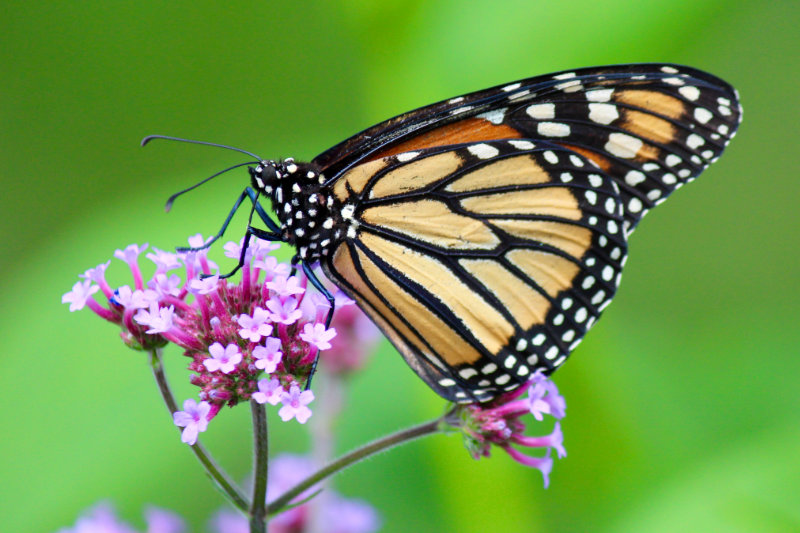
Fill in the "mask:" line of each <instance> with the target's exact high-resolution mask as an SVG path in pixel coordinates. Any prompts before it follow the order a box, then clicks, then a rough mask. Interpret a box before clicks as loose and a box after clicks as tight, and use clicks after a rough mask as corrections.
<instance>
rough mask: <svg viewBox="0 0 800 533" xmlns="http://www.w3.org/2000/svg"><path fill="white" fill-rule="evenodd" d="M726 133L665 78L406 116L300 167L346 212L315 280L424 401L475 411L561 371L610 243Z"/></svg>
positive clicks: (592, 84)
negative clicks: (353, 304)
mask: <svg viewBox="0 0 800 533" xmlns="http://www.w3.org/2000/svg"><path fill="white" fill-rule="evenodd" d="M740 120H741V108H740V105H739V101H738V94H737V93H736V91H735V90H734V89H733V88H732V87H731V86H730V85H728V84H727V83H725V82H724V81H722V80H720V79H718V78H716V77H714V76H712V75H710V74H707V73H705V72H702V71H698V70H696V69H692V68H689V67H683V66H678V65H667V64H635V65H621V66H611V67H593V68H588V69H580V70H574V71H569V72H561V73H556V74H549V75H546V76H539V77H535V78H530V79H526V80H521V81H519V82H515V83H510V84H505V85H502V86H497V87H494V88H491V89H486V90H484V91H479V92H476V93H472V94H468V95H464V96H460V97H457V98H451V99H449V100H446V101H442V102H439V103H436V104H432V105H430V106H427V107H423V108H420V109H417V110H415V111H411V112H409V113H406V114H403V115H400V116H398V117H395V118H393V119H390V120H388V121H386V122H383V123H380V124H378V125H376V126H373V127H371V128H369V129H367V130H364V131H363V132H361V133H360V134H358V135H356V136H354V137H352V138H350V139H348V140H346V141H344V142H342V143H340V144H339V145H337V146H334V147H333V148H331V149H330V150H327V151H326V152H324V153H322V154H320V155H319V156H317V157H316V158H315V159H314V161H313V163H314V164H316V165H317V166H318V168H320V169H321V171H322V172H323V173H324V175H325V176H326V178H327V182H326V183H327V184H328V186H330V187H331V189H332V191H333V193H334V194H335V195H336V196H337V198H338V199H339V200H340V201H341V202H342V203H343V204H347V205H349V206H351V208H352V209H353V212H352V214H351V217H352V219H353V224H352V225H351V231H350V233H349V235H348V238H347V239H345V240H344V241H342V242H339V243H338V244H337V245H336V248H335V249H334V250H333V252H332V253H330V254H329V255H328V257H327V258H326V259H325V260H324V261H323V268H324V269H325V270H326V272H327V274H328V276H329V277H330V278H331V279H332V280H334V281H335V282H336V283H337V284H339V285H340V286H341V287H342V288H343V289H344V290H345V291H346V292H347V293H348V294H349V295H350V296H351V297H352V298H354V299H355V300H356V301H357V302H358V303H359V305H360V306H361V307H362V308H363V309H364V310H365V311H366V312H367V313H368V314H369V315H370V316H371V317H372V318H373V320H374V321H375V322H376V323H377V324H378V325H379V326H380V327H381V328H382V329H383V331H384V332H385V333H386V335H387V336H388V337H389V338H390V339H391V340H392V342H393V343H394V345H395V346H396V347H397V348H398V350H399V351H400V352H401V353H402V354H403V356H404V358H405V359H406V361H407V362H408V364H409V365H410V366H411V367H412V368H413V369H414V370H415V371H416V372H417V373H418V374H419V375H420V376H421V377H422V378H423V379H424V380H425V381H426V382H427V383H428V384H429V385H430V386H431V387H432V388H433V389H434V390H435V391H437V392H438V393H439V394H440V395H441V396H443V397H445V398H448V399H450V400H455V401H476V400H477V401H484V400H488V399H491V398H493V397H495V396H496V395H497V394H499V393H500V392H502V391H504V390H510V389H513V388H515V387H517V386H518V385H519V384H520V383H522V382H524V381H526V379H527V378H528V376H529V375H530V374H531V373H532V372H533V371H535V370H536V369H540V368H541V369H543V370H545V371H548V372H549V371H552V370H553V369H555V368H556V367H558V366H559V365H560V364H561V363H562V362H563V361H564V359H565V358H566V356H567V355H568V354H569V352H570V351H571V350H572V349H574V347H575V346H576V344H577V343H578V342H579V341H580V340H581V338H582V337H583V335H584V334H585V333H586V331H587V330H588V329H589V328H590V327H591V325H592V324H593V323H594V321H595V320H596V319H597V317H598V316H599V315H600V312H601V311H602V309H603V308H604V307H605V305H607V304H608V303H609V301H610V299H611V297H612V296H613V294H614V292H615V290H616V286H617V283H618V281H619V275H620V270H621V268H622V265H623V262H624V257H625V253H626V236H627V234H628V233H630V231H632V230H633V228H635V226H636V225H637V224H638V222H639V221H640V220H641V218H642V216H644V214H645V213H646V212H647V211H648V210H649V209H650V208H652V207H653V206H654V205H657V204H658V203H660V202H662V201H663V200H664V199H666V198H667V196H669V194H670V193H672V192H673V191H674V190H676V189H678V188H679V187H681V186H682V185H683V184H685V183H686V182H688V181H690V180H692V179H694V178H695V177H696V176H697V175H698V174H699V173H700V172H702V170H703V169H705V168H706V166H708V164H709V163H711V162H713V161H715V160H716V159H717V158H718V157H719V156H720V154H721V153H722V150H723V149H724V147H725V146H726V145H727V144H728V142H729V141H730V139H731V138H732V137H733V135H734V134H735V132H736V129H737V127H738V125H739V122H740Z"/></svg>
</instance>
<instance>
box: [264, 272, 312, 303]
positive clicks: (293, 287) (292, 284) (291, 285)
mask: <svg viewBox="0 0 800 533" xmlns="http://www.w3.org/2000/svg"><path fill="white" fill-rule="evenodd" d="M267 288H268V289H269V290H271V291H272V292H274V293H275V294H276V295H277V296H278V297H279V298H281V299H283V298H286V297H288V296H299V295H301V294H303V293H304V292H306V289H305V287H303V286H302V285H300V279H299V278H298V277H297V276H289V277H288V278H287V277H286V276H275V277H274V278H272V280H271V281H268V282H267Z"/></svg>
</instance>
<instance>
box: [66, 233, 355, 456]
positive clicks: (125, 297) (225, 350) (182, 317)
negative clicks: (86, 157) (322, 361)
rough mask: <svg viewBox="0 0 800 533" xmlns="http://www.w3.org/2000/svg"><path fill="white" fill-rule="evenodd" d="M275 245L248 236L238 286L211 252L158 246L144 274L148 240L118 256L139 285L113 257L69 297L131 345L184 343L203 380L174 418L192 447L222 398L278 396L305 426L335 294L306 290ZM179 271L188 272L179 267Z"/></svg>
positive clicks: (193, 241)
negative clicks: (111, 270) (116, 275)
mask: <svg viewBox="0 0 800 533" xmlns="http://www.w3.org/2000/svg"><path fill="white" fill-rule="evenodd" d="M203 242H204V241H203V239H202V237H201V236H200V235H196V236H194V237H192V238H190V239H189V244H190V246H193V247H198V246H201V245H202V244H203ZM241 246H242V244H241V243H240V244H238V245H237V244H236V243H228V244H226V245H225V247H224V249H225V255H226V256H228V257H231V258H234V259H238V258H239V256H240V254H241ZM277 247H278V245H276V244H273V243H269V242H267V241H261V240H258V239H253V240H251V243H250V246H249V247H248V249H247V253H246V256H245V262H244V265H243V267H242V275H241V281H240V282H239V283H236V284H234V283H231V282H230V281H229V280H225V279H220V277H219V274H218V273H217V266H216V265H215V264H214V263H213V262H211V261H210V260H209V259H208V257H207V255H206V252H205V251H196V252H195V251H189V252H184V253H177V254H173V253H169V252H164V251H161V250H158V249H153V252H152V253H148V254H147V256H146V257H147V258H148V259H150V260H151V261H153V263H155V265H156V268H155V272H154V274H153V276H152V277H151V278H150V279H149V280H145V279H144V276H143V274H142V271H141V269H140V267H139V261H138V260H139V256H140V255H141V254H142V253H144V251H145V250H146V248H147V245H146V244H145V245H143V246H137V245H131V246H128V247H127V248H125V249H124V250H117V251H116V252H115V254H114V256H115V257H116V258H118V259H121V260H122V261H124V262H125V263H127V264H128V267H129V268H130V271H131V274H132V276H133V287H130V286H127V285H124V286H122V287H118V288H117V289H112V288H111V287H110V286H109V284H108V282H107V281H106V276H105V273H106V269H107V268H108V267H109V265H110V261H109V262H106V263H102V264H100V265H98V266H97V267H95V268H92V269H89V270H87V271H86V272H85V273H84V274H83V275H81V278H82V280H81V281H79V282H78V283H76V284H75V286H74V287H73V288H72V291H70V292H68V293H67V294H65V295H64V296H63V297H62V302H63V303H69V304H70V311H76V310H79V309H82V308H83V307H88V308H89V309H91V310H92V311H94V312H95V313H96V314H97V315H98V316H100V317H102V318H104V319H106V320H108V321H109V322H113V323H115V324H117V325H119V326H120V327H121V328H122V332H121V336H122V339H123V340H124V342H125V343H126V344H128V345H129V346H131V347H134V348H137V349H143V350H153V349H156V348H160V347H162V346H165V345H166V344H168V343H173V344H176V345H178V346H180V347H181V348H182V349H183V350H184V355H186V356H187V357H189V358H191V360H192V362H191V363H190V364H189V369H190V370H192V371H193V372H194V374H193V375H192V377H191V382H192V383H193V384H195V385H197V386H198V387H200V400H201V401H200V402H199V403H197V402H195V401H194V400H187V402H186V403H185V404H184V410H183V411H179V412H177V413H175V415H174V418H175V423H176V425H179V426H181V427H184V428H185V430H184V435H183V440H184V441H185V442H188V443H190V444H193V443H194V442H195V441H196V439H197V433H198V432H201V431H204V430H205V428H206V425H207V422H208V420H210V419H212V418H213V417H214V416H215V415H216V414H217V412H219V409H220V408H221V407H222V406H223V405H229V406H233V405H236V404H237V403H239V402H241V401H245V400H249V399H251V398H253V399H254V400H256V401H257V402H259V403H265V402H268V403H270V404H272V405H277V404H279V403H280V404H281V405H282V407H281V408H280V411H279V414H280V416H281V418H282V419H283V420H285V421H288V420H291V419H292V418H295V419H297V420H298V421H299V422H300V423H305V422H306V421H307V420H308V418H309V417H310V416H311V411H310V409H309V408H308V404H309V403H310V402H311V401H312V400H313V399H314V394H313V392H311V391H310V390H304V385H305V382H306V381H307V379H308V375H309V372H310V369H311V365H312V363H313V362H314V360H315V359H316V357H317V355H318V354H319V352H320V350H327V349H329V348H331V347H332V344H331V342H332V341H333V340H334V339H335V337H336V329H335V328H330V329H328V328H326V327H325V318H326V316H327V313H328V310H329V309H330V305H329V303H328V301H327V300H326V299H325V298H324V297H323V296H322V295H321V294H319V293H317V292H315V291H307V290H306V286H307V280H306V279H305V278H304V277H301V276H295V275H291V269H290V266H289V265H288V264H285V263H279V262H278V261H277V260H276V259H275V257H273V256H271V255H269V253H270V252H271V251H273V250H275V249H276V248H277ZM181 268H182V269H184V272H183V274H184V275H183V278H181V276H179V275H178V274H176V273H175V272H173V271H175V270H177V269H181ZM98 292H101V293H102V294H103V295H104V296H105V298H106V301H107V304H106V305H105V306H104V305H101V304H100V303H98V302H97V300H95V299H94V298H93V295H94V294H95V293H98ZM336 298H337V302H341V305H342V307H343V308H347V307H348V306H350V307H352V303H353V302H352V301H351V300H349V299H347V297H346V296H344V295H341V294H339V295H337V296H336ZM353 309H355V308H353ZM345 314H346V313H345ZM355 334H358V333H355ZM330 359H331V360H333V359H334V358H333V357H332V358H330ZM333 366H334V367H336V368H338V367H340V366H341V365H338V364H335V363H334V364H333ZM345 366H346V365H345Z"/></svg>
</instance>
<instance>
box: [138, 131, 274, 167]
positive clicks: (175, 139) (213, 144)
mask: <svg viewBox="0 0 800 533" xmlns="http://www.w3.org/2000/svg"><path fill="white" fill-rule="evenodd" d="M153 139H166V140H168V141H179V142H182V143H191V144H204V145H206V146H216V147H217V148H225V149H226V150H233V151H234V152H240V153H242V154H247V155H249V156H250V157H254V158H256V159H257V160H259V161H262V160H263V158H261V157H259V156H257V155H256V154H254V153H252V152H248V151H247V150H242V149H241V148H234V147H233V146H226V145H224V144H217V143H210V142H206V141H194V140H192V139H181V138H180V137H170V136H168V135H148V136H147V137H145V138H144V139H142V146H144V145H146V144H147V143H149V142H150V141H152V140H153ZM248 164H249V163H248Z"/></svg>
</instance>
